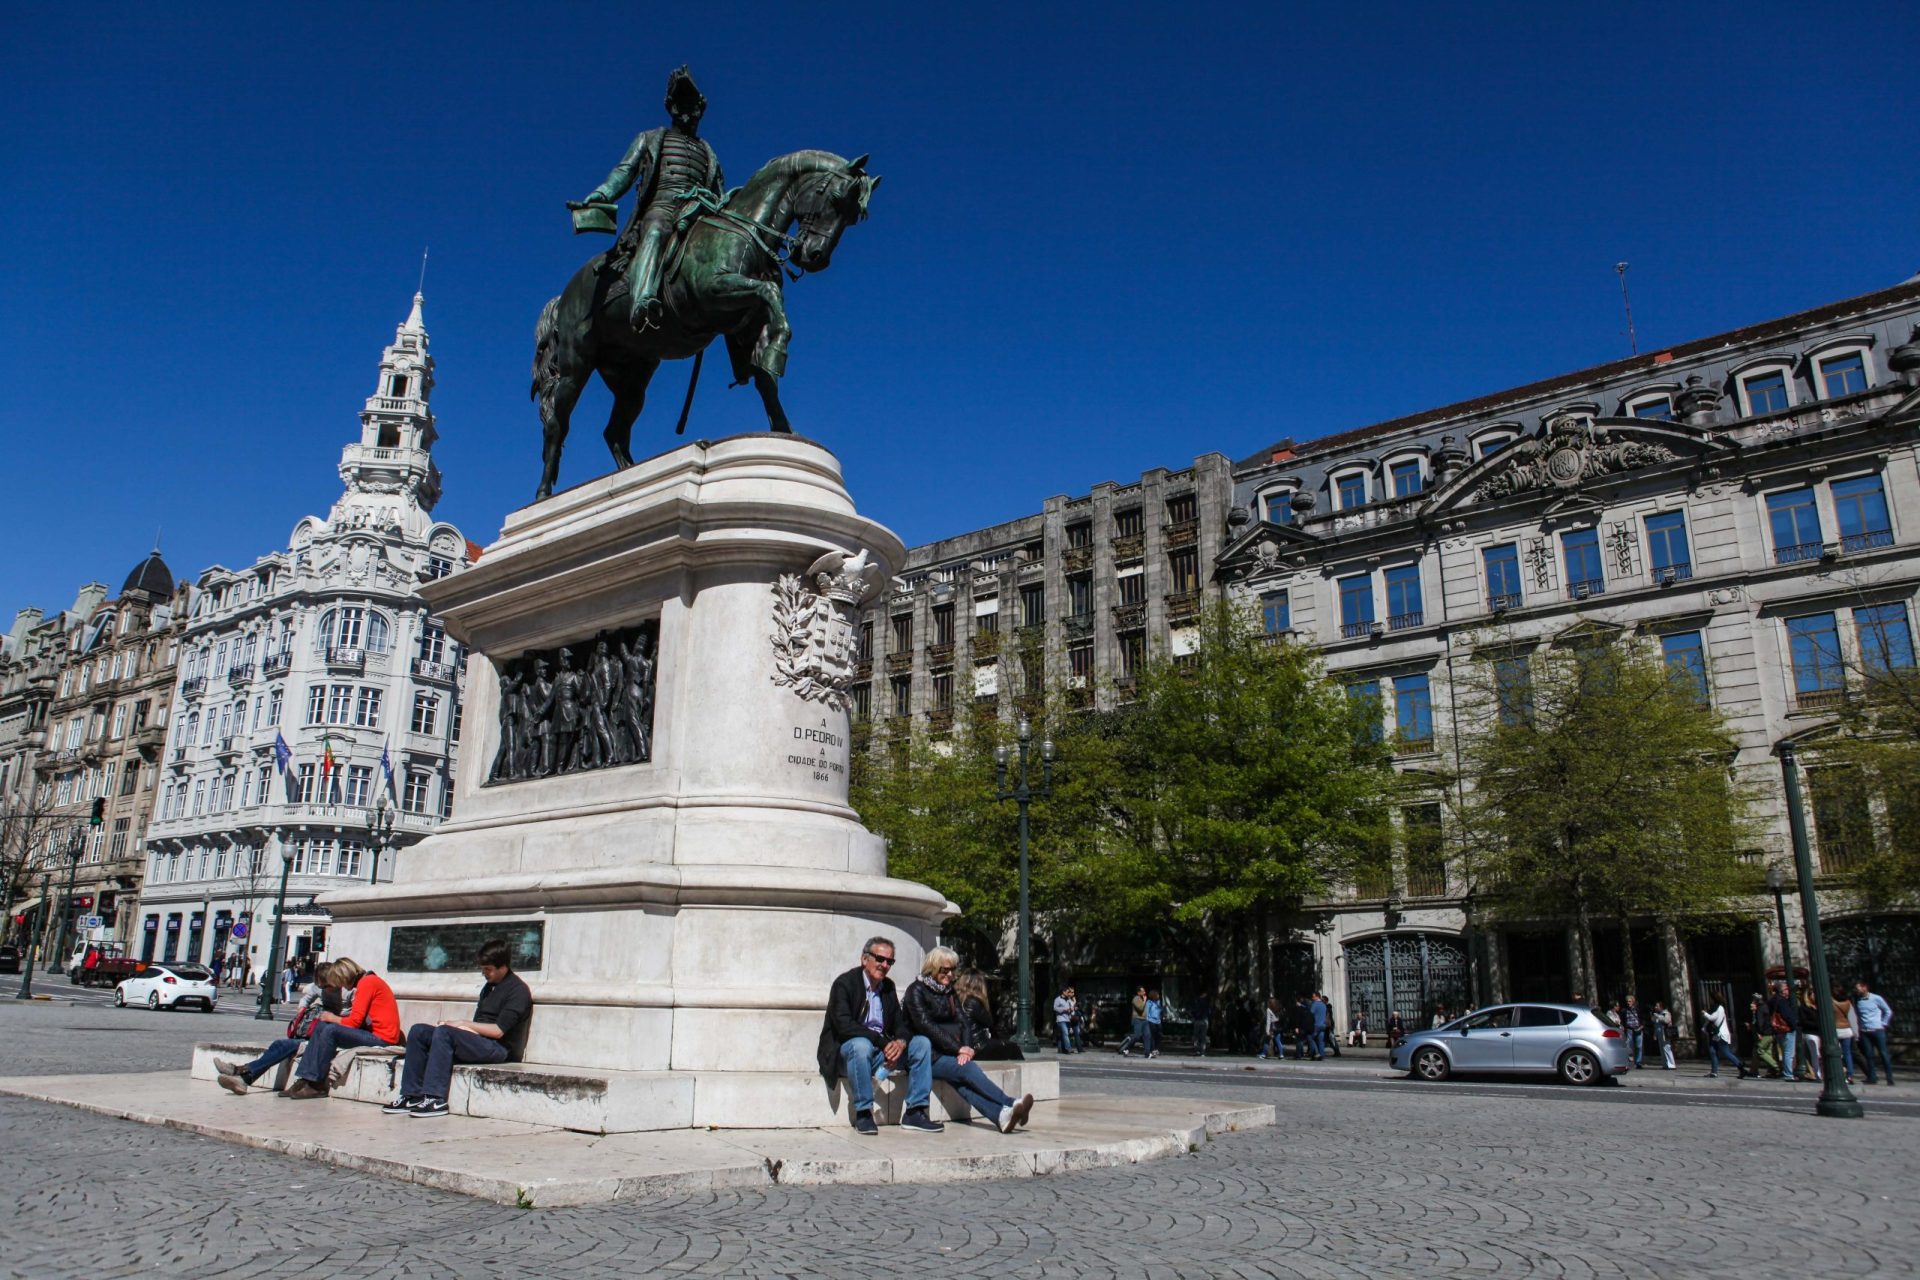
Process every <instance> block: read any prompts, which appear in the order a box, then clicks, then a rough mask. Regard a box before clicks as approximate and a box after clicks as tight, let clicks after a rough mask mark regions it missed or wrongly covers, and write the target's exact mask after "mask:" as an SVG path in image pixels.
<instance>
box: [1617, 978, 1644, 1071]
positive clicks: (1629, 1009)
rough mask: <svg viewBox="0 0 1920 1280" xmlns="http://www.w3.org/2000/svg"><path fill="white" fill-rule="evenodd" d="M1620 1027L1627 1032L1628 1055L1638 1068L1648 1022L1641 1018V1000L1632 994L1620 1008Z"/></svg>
mask: <svg viewBox="0 0 1920 1280" xmlns="http://www.w3.org/2000/svg"><path fill="white" fill-rule="evenodd" d="M1620 1029H1621V1030H1622V1031H1625V1032H1626V1033H1627V1056H1628V1057H1630V1058H1632V1059H1633V1065H1634V1067H1635V1069H1636V1070H1637V1069H1638V1068H1639V1066H1640V1058H1641V1049H1642V1047H1643V1046H1644V1045H1645V1035H1646V1023H1644V1022H1643V1021H1641V1018H1640V1002H1639V1001H1638V1000H1636V999H1634V998H1633V997H1632V996H1628V997H1627V1003H1626V1004H1625V1005H1624V1006H1622V1007H1621V1009H1620Z"/></svg>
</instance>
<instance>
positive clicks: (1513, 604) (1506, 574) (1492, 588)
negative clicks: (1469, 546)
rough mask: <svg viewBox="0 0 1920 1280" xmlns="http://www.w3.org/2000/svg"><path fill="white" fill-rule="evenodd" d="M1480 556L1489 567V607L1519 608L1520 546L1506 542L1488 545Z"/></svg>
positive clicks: (1495, 608)
mask: <svg viewBox="0 0 1920 1280" xmlns="http://www.w3.org/2000/svg"><path fill="white" fill-rule="evenodd" d="M1480 558H1481V560H1482V562H1483V563H1485V565H1486V567H1487V607H1488V608H1489V609H1493V610H1495V611H1498V610H1501V609H1517V608H1519V607H1520V601H1521V599H1522V597H1521V594H1520V548H1519V547H1517V546H1515V545H1514V544H1513V543H1511V542H1505V543H1502V544H1500V545H1499V546H1497V547H1488V548H1487V549H1486V550H1485V551H1482V552H1481V553H1480Z"/></svg>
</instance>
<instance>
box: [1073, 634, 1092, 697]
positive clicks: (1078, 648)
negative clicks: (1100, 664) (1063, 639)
mask: <svg viewBox="0 0 1920 1280" xmlns="http://www.w3.org/2000/svg"><path fill="white" fill-rule="evenodd" d="M1067 675H1068V676H1069V677H1071V678H1072V680H1073V684H1074V687H1075V688H1083V687H1085V685H1086V683H1087V682H1088V681H1089V680H1091V679H1092V678H1093V642H1092V641H1091V640H1082V641H1080V642H1078V643H1076V644H1070V645H1068V646H1067Z"/></svg>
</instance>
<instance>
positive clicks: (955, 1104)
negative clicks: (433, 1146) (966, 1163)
mask: <svg viewBox="0 0 1920 1280" xmlns="http://www.w3.org/2000/svg"><path fill="white" fill-rule="evenodd" d="M262 1048H263V1046H260V1045H257V1044H256V1045H246V1044H223V1043H212V1042H207V1043H202V1044H197V1045H195V1046H194V1052H193V1069H192V1076H193V1078H194V1079H195V1080H201V1081H208V1082H211V1081H213V1079H214V1077H215V1071H214V1067H213V1059H214V1058H215V1057H222V1058H231V1059H235V1060H246V1059H250V1058H253V1057H255V1056H257V1055H258V1054H259V1053H260V1052H261V1050H262ZM401 1056H402V1055H401V1051H400V1050H398V1049H359V1050H355V1051H354V1052H353V1053H352V1054H351V1055H343V1058H344V1059H345V1068H346V1078H345V1080H344V1081H343V1082H342V1083H341V1084H339V1085H338V1086H336V1087H335V1088H334V1090H333V1096H334V1097H335V1098H339V1099H342V1100H344V1101H352V1102H366V1103H376V1104H380V1105H385V1104H386V1103H387V1102H389V1101H391V1100H392V1099H393V1097H394V1095H396V1094H397V1093H398V1092H399V1091H400V1089H399V1086H400V1068H401ZM980 1065H981V1069H982V1070H983V1071H985V1072H986V1074H987V1077H988V1078H989V1079H991V1080H992V1081H993V1082H994V1083H995V1084H997V1085H998V1086H999V1087H1000V1088H1001V1089H1003V1090H1005V1091H1006V1092H1007V1093H1008V1094H1009V1095H1011V1096H1013V1097H1016V1098H1017V1097H1019V1096H1020V1095H1021V1094H1023V1093H1031V1094H1033V1096H1034V1097H1035V1099H1037V1100H1039V1101H1042V1102H1046V1101H1051V1100H1053V1099H1055V1098H1058V1097H1059V1096H1060V1066H1059V1064H1058V1063H1057V1062H1055V1061H1053V1060H1051V1059H1035V1060H1032V1061H1027V1062H985V1063H981V1064H980ZM290 1067H291V1062H289V1064H288V1068H290ZM288 1068H283V1070H282V1073H281V1076H280V1078H279V1079H278V1080H262V1081H261V1085H260V1087H263V1088H264V1087H269V1086H275V1085H278V1084H280V1083H283V1082H284V1080H285V1075H286V1071H287V1069H288ZM905 1102H906V1077H905V1076H904V1074H902V1075H896V1076H893V1077H892V1078H890V1079H888V1080H886V1081H883V1082H880V1083H879V1084H877V1085H876V1086H875V1088H874V1114H875V1119H876V1121H877V1122H878V1123H880V1124H883V1125H884V1124H898V1123H899V1121H900V1115H901V1112H902V1111H903V1110H904V1108H905ZM447 1105H448V1107H449V1108H450V1109H451V1110H452V1112H453V1113H454V1114H455V1115H462V1116H471V1117H474V1118H476V1119H488V1120H510V1121H514V1122H517V1123H521V1124H533V1125H541V1126H544V1127H550V1128H557V1129H571V1130H574V1131H576V1132H579V1133H639V1132H646V1131H651V1130H663V1129H687V1128H695V1129H705V1128H720V1129H812V1128H819V1127H822V1126H826V1125H831V1124H835V1123H839V1124H848V1123H850V1119H851V1118H850V1117H849V1115H848V1114H847V1107H848V1097H847V1091H846V1088H845V1085H844V1084H843V1083H839V1082H836V1083H835V1085H834V1086H833V1087H831V1088H829V1087H828V1086H827V1084H826V1082H825V1081H823V1080H822V1079H821V1078H820V1076H819V1075H818V1074H816V1073H813V1072H804V1071H602V1070H598V1069H589V1068H580V1067H558V1066H548V1065H543V1064H538V1063H506V1064H502V1065H498V1066H457V1067H455V1068H454V1070H453V1083H452V1087H451V1089H450V1090H449V1093H448V1097H447ZM931 1111H932V1114H933V1116H934V1118H935V1119H944V1120H964V1119H966V1118H967V1117H968V1116H970V1115H972V1114H973V1112H972V1109H971V1108H970V1107H968V1106H967V1104H966V1103H965V1102H963V1101H961V1099H960V1096H959V1095H958V1094H957V1093H955V1092H954V1091H953V1089H952V1088H951V1087H949V1086H948V1085H945V1084H942V1083H939V1082H937V1081H936V1082H935V1084H934V1088H933V1098H932V1105H931Z"/></svg>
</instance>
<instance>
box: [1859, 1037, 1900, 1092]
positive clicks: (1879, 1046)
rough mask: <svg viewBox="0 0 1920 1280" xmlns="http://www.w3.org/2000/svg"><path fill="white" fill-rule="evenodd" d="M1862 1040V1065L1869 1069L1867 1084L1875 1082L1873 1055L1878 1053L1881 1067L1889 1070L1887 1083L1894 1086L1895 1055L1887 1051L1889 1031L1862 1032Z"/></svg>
mask: <svg viewBox="0 0 1920 1280" xmlns="http://www.w3.org/2000/svg"><path fill="white" fill-rule="evenodd" d="M1860 1040H1861V1044H1860V1063H1861V1065H1862V1066H1864V1067H1866V1069H1867V1083H1868V1084H1872V1083H1873V1082H1874V1079H1873V1055H1874V1054H1876V1053H1877V1054H1879V1055H1880V1065H1882V1066H1884V1067H1885V1068H1886V1069H1887V1083H1888V1084H1892V1083H1893V1055H1892V1054H1891V1053H1889V1052H1888V1051H1887V1029H1886V1028H1885V1027H1882V1028H1880V1029H1879V1030H1878V1031H1862V1032H1861V1033H1860Z"/></svg>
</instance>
